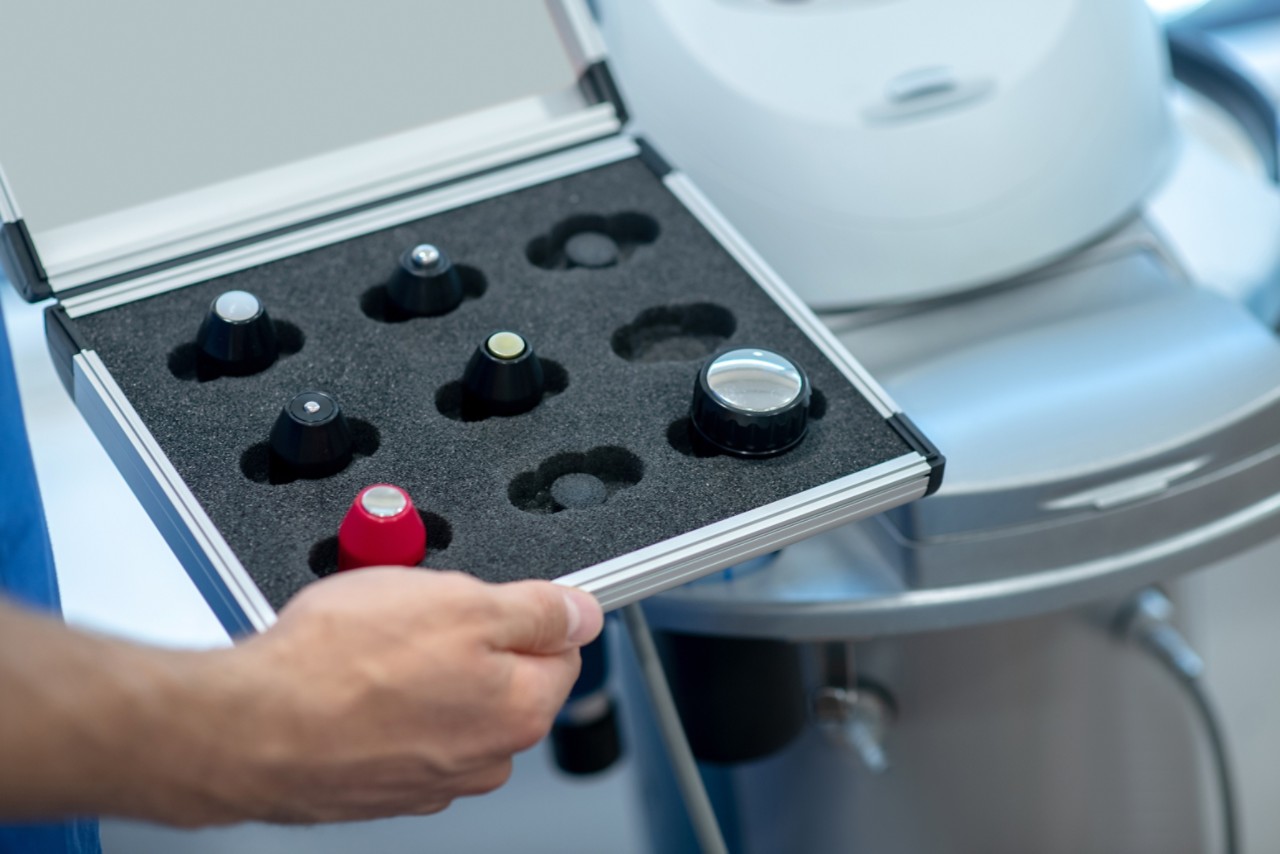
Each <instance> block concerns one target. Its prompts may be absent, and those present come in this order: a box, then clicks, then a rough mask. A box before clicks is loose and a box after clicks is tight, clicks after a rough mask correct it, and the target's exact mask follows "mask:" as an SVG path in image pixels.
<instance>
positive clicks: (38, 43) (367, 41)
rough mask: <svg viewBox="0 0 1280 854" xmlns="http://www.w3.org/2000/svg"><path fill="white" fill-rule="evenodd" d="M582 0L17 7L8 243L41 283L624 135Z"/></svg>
mask: <svg viewBox="0 0 1280 854" xmlns="http://www.w3.org/2000/svg"><path fill="white" fill-rule="evenodd" d="M602 55H603V50H602V46H601V42H600V40H599V36H598V34H597V33H596V32H595V30H594V25H593V23H592V21H591V19H590V17H589V14H588V13H587V11H586V9H585V7H584V6H583V5H582V0H548V2H546V3H531V2H528V0H469V2H466V3H458V2H453V0H369V2H364V3H359V4H352V3H344V2H338V0H320V2H317V0H305V1H304V0H276V2H273V3H270V4H265V5H264V4H261V3H256V2H253V0H218V2H216V3H213V2H192V3H166V2H160V0H111V2H100V3H67V2H58V0H55V2H45V3H6V4H4V6H3V8H0V56H3V57H4V59H5V62H6V65H7V66H8V67H9V68H16V69H22V72H21V73H20V74H17V75H14V76H12V77H10V78H9V79H10V80H11V81H15V82H11V83H10V85H8V86H5V87H3V88H0V257H2V258H3V262H4V265H5V269H6V271H7V272H8V274H9V277H10V279H12V280H13V281H14V283H15V284H16V285H17V286H18V288H19V290H20V291H22V292H23V293H24V294H25V295H27V296H28V297H29V298H36V297H39V296H43V295H47V294H48V293H50V292H53V293H64V292H66V291H67V290H69V289H71V288H77V287H80V286H84V285H89V284H96V283H102V282H104V281H110V280H115V279H119V278H122V277H126V276H127V275H129V274H131V273H134V272H137V271H139V270H143V269H155V268H157V267H163V266H166V265H168V264H170V263H172V262H174V261H175V260H177V259H185V258H188V257H191V256H194V255H199V254H204V253H208V252H210V251H213V250H215V249H217V248H219V247H224V246H227V245H229V244H236V243H241V242H245V241H249V240H252V239H254V238H256V237H260V236H262V235H264V234H269V233H278V232H279V231H282V230H287V229H289V228H291V227H294V226H297V225H299V224H301V223H304V222H312V221H315V220H317V219H322V218H325V217H329V216H332V215H334V214H337V213H339V212H343V211H347V210H350V209H352V208H356V207H360V206H362V205H367V204H371V203H375V202H378V201H381V200H384V199H387V198H390V197H395V196H399V195H403V194H406V193H412V192H416V191H418V190H421V189H423V188H425V187H429V186H434V185H438V184H440V183H442V182H445V181H448V180H451V179H454V178H457V177H461V176H463V175H469V174H474V173H476V172H479V171H483V170H485V169H489V168H493V167H495V166H500V165H504V164H507V163H511V162H513V161H516V160H520V159H524V158H527V157H531V156H535V155H538V154H541V153H544V152H547V151H552V150H556V149H559V148H564V147H566V146H570V145H574V144H577V143H581V142H585V141H588V140H592V139H598V138H600V137H602V136H607V135H609V134H612V133H616V132H617V130H618V128H619V125H620V121H619V111H618V110H617V109H615V105H614V103H613V98H614V95H613V92H612V86H611V85H610V84H609V81H608V78H607V71H605V70H604V68H603V65H602V63H601V62H600V59H601V57H602Z"/></svg>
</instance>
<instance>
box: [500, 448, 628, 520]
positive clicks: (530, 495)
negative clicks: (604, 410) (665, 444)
mask: <svg viewBox="0 0 1280 854" xmlns="http://www.w3.org/2000/svg"><path fill="white" fill-rule="evenodd" d="M643 477H644V463H643V462H642V461H641V460H640V458H639V457H637V456H636V455H635V454H633V453H631V452H630V451H628V450H627V449H626V448H619V447H617V446H615V445H602V446H600V447H598V448H592V449H591V450H589V451H584V452H569V453H563V454H556V455H555V456H554V457H550V458H549V459H547V460H544V461H543V462H542V463H541V464H539V466H538V467H537V469H535V470H534V471H526V472H521V473H520V474H518V475H516V476H515V477H514V478H512V480H511V484H510V485H509V486H508V487H507V497H508V498H509V499H510V500H511V503H512V504H514V505H515V506H516V507H518V508H520V509H521V510H523V511H525V512H526V513H539V514H543V515H549V514H552V513H560V512H562V511H565V510H573V511H589V510H590V509H591V508H592V507H597V506H599V505H602V504H606V503H608V502H609V501H611V500H612V499H613V497H614V496H615V495H617V494H618V493H619V492H620V491H622V490H624V489H629V488H630V487H632V486H635V485H636V484H637V483H639V482H640V481H641V479H642V478H643Z"/></svg>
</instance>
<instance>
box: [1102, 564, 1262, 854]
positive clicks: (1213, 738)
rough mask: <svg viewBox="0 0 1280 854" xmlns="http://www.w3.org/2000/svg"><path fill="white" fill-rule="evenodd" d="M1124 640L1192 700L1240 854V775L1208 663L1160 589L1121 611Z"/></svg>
mask: <svg viewBox="0 0 1280 854" xmlns="http://www.w3.org/2000/svg"><path fill="white" fill-rule="evenodd" d="M1117 629H1118V630H1119V632H1120V634H1121V636H1123V637H1127V638H1129V639H1130V640H1132V641H1134V642H1136V643H1137V644H1138V646H1139V647H1140V648H1142V649H1143V650H1144V651H1146V652H1147V653H1149V654H1150V655H1151V657H1152V658H1154V659H1156V661H1158V662H1160V664H1161V665H1162V666H1163V667H1164V668H1165V669H1166V670H1167V671H1169V673H1171V674H1172V675H1173V678H1174V680H1175V681H1176V682H1177V683H1178V684H1179V685H1181V686H1182V687H1183V689H1184V690H1185V691H1186V692H1187V694H1188V696H1189V697H1190V698H1191V702H1192V704H1193V705H1194V706H1195V709H1196V712H1197V713H1198V715H1199V717H1200V722H1201V723H1202V724H1203V726H1204V731H1205V735H1206V736H1208V740H1209V753H1210V755H1211V756H1212V758H1213V770H1214V776H1215V777H1216V778H1217V782H1218V800H1219V810H1220V812H1221V821H1222V850H1223V852H1224V854H1240V816H1239V806H1238V801H1237V799H1236V788H1235V776H1234V775H1233V774H1232V771H1231V758H1230V755H1229V753H1228V751H1227V739H1226V735H1225V732H1224V730H1223V727H1222V720H1221V718H1219V717H1218V713H1217V711H1216V710H1215V709H1214V707H1213V701H1212V700H1211V699H1210V697H1209V692H1208V690H1207V689H1206V688H1205V685H1204V682H1203V680H1202V677H1203V675H1204V660H1203V659H1202V658H1201V657H1200V655H1199V653H1197V652H1196V651H1195V649H1194V648H1192V646H1191V644H1190V643H1189V642H1188V641H1187V639H1186V638H1185V637H1183V636H1182V633H1181V632H1180V631H1178V629H1177V627H1176V626H1174V625H1173V603H1172V602H1171V601H1169V598H1168V597H1167V596H1165V594H1164V593H1163V592H1161V591H1160V590H1158V589H1156V588H1154V587H1149V588H1147V589H1146V590H1143V591H1141V592H1139V593H1138V594H1137V595H1136V596H1135V597H1134V598H1133V599H1132V600H1131V601H1130V603H1129V604H1128V605H1127V606H1126V607H1125V608H1122V609H1121V612H1120V617H1119V620H1118V622H1117Z"/></svg>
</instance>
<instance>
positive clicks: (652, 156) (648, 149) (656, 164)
mask: <svg viewBox="0 0 1280 854" xmlns="http://www.w3.org/2000/svg"><path fill="white" fill-rule="evenodd" d="M635 140H636V145H637V146H639V147H640V162H641V163H643V164H644V165H645V166H648V167H649V171H650V172H652V173H653V174H654V175H657V176H658V177H659V178H665V177H667V175H669V174H671V173H672V172H674V171H675V168H674V167H673V166H672V165H671V164H670V163H668V162H667V158H665V157H663V156H662V154H661V153H659V151H658V149H656V148H654V147H653V145H651V144H650V142H649V140H647V139H645V138H644V137H642V136H637V137H636V138H635Z"/></svg>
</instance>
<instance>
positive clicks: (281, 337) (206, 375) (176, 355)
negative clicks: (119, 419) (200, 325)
mask: <svg viewBox="0 0 1280 854" xmlns="http://www.w3.org/2000/svg"><path fill="white" fill-rule="evenodd" d="M274 323H275V327H276V341H277V342H278V344H279V346H280V355H279V356H278V357H277V358H276V362H279V361H280V360H281V359H285V358H288V357H289V356H292V355H294V354H295V353H298V352H300V351H301V350H302V346H303V345H304V344H305V343H306V342H307V338H306V336H305V335H303V334H302V330H301V329H299V328H298V327H297V326H295V325H294V324H292V323H289V322H288V321H287V320H277V321H274ZM276 362H272V363H271V364H270V365H268V366H267V367H265V368H263V369H262V370H261V371H255V372H254V374H239V375H232V374H223V373H222V372H221V371H218V370H217V369H216V368H211V367H210V366H209V365H208V364H207V363H206V362H205V361H204V360H202V359H201V358H200V348H199V347H197V346H196V343H195V342H194V341H188V342H186V343H184V344H179V345H178V346H177V347H174V348H173V349H172V350H170V351H169V373H171V374H173V375H174V376H175V377H176V378H178V379H180V380H183V381H193V382H202V383H205V382H210V381H211V380H217V379H222V378H223V377H228V378H237V377H244V376H254V375H256V374H261V373H263V372H265V371H269V370H271V368H272V366H274V365H275V363H276Z"/></svg>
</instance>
